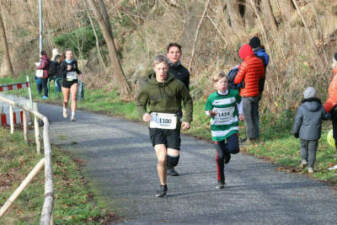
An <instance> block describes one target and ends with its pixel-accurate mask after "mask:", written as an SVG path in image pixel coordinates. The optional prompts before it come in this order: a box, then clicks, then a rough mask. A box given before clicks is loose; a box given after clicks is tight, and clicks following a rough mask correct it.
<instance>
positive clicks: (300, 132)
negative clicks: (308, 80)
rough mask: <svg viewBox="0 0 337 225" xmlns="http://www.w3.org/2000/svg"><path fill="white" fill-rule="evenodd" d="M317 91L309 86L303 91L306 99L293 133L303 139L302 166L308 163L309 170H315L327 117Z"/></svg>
mask: <svg viewBox="0 0 337 225" xmlns="http://www.w3.org/2000/svg"><path fill="white" fill-rule="evenodd" d="M315 94H316V91H315V89H314V88H313V87H308V88H307V89H305V91H304V92H303V95H304V99H303V100H302V102H301V105H300V107H299V108H298V110H297V114H296V117H295V122H294V127H293V131H292V133H293V134H294V136H295V137H296V138H300V140H301V156H302V161H301V164H300V167H301V168H304V167H305V166H306V165H308V172H309V173H313V172H314V169H313V168H314V164H315V161H316V150H317V146H318V140H319V139H320V137H321V127H322V120H323V119H324V120H325V119H327V117H328V116H327V113H326V112H325V110H324V108H323V106H322V104H321V100H320V99H318V98H316V97H315Z"/></svg>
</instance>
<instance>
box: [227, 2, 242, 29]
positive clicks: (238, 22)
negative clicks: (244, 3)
mask: <svg viewBox="0 0 337 225" xmlns="http://www.w3.org/2000/svg"><path fill="white" fill-rule="evenodd" d="M226 4H227V13H228V16H229V20H230V23H231V27H232V28H233V29H234V30H244V26H243V19H242V17H241V15H240V11H239V1H237V0H235V1H233V0H226Z"/></svg>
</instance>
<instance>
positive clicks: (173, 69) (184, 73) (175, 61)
mask: <svg viewBox="0 0 337 225" xmlns="http://www.w3.org/2000/svg"><path fill="white" fill-rule="evenodd" d="M166 50H167V52H166V57H167V58H168V60H169V73H170V74H173V75H174V77H175V78H176V79H178V80H180V81H181V82H183V83H184V84H185V86H186V87H187V89H188V90H189V86H190V72H189V71H188V70H187V69H186V68H185V67H184V66H183V65H182V64H181V61H180V59H181V55H182V51H181V45H179V44H178V43H170V44H169V45H168V46H167V49H166ZM173 155H176V157H179V152H176V153H174V154H173ZM167 163H168V164H167V174H168V175H169V176H179V173H178V172H177V171H176V170H175V169H174V167H175V166H173V165H170V161H167Z"/></svg>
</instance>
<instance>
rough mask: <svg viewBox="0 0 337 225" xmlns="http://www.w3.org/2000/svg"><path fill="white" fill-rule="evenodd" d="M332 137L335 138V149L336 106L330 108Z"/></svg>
mask: <svg viewBox="0 0 337 225" xmlns="http://www.w3.org/2000/svg"><path fill="white" fill-rule="evenodd" d="M331 120H332V130H333V138H334V139H335V143H336V149H337V106H336V107H334V108H333V109H332V110H331Z"/></svg>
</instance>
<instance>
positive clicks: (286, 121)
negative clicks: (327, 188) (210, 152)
mask: <svg viewBox="0 0 337 225" xmlns="http://www.w3.org/2000/svg"><path fill="white" fill-rule="evenodd" d="M19 79H21V80H24V79H25V78H24V77H21V78H19ZM6 81H7V82H13V79H12V80H6ZM0 83H4V82H3V80H1V79H0ZM50 93H51V94H50V98H49V99H48V100H47V102H51V103H58V104H60V103H61V102H62V100H61V98H60V96H56V95H55V94H54V92H53V88H52V91H51V92H50ZM33 96H34V99H36V100H38V101H41V100H40V99H41V98H40V96H38V94H37V92H36V88H33ZM204 105H205V99H202V98H201V99H197V100H195V101H194V115H193V118H194V121H193V123H192V127H191V129H190V130H189V131H187V132H185V133H186V134H189V135H193V136H196V137H199V138H203V139H206V140H210V131H209V119H208V118H207V117H206V116H205V113H204ZM78 106H79V108H81V109H85V110H88V111H93V112H101V113H102V112H103V113H105V114H109V115H114V116H121V117H123V118H126V119H129V120H139V117H138V114H137V110H136V106H135V104H134V102H125V101H122V100H121V98H120V96H119V95H118V93H117V92H115V91H113V90H105V89H104V88H102V89H99V90H86V92H85V99H84V100H82V101H80V102H79V104H78ZM293 118H294V112H293V111H285V112H284V113H282V114H281V115H277V116H276V115H273V114H272V113H270V112H263V113H262V115H261V126H260V131H261V135H260V142H259V144H258V145H251V146H248V147H245V148H244V149H243V152H245V153H248V154H250V155H254V156H255V157H258V158H263V159H266V160H268V161H271V162H273V163H275V164H276V165H277V166H279V167H280V169H283V170H287V171H289V172H296V173H306V170H299V168H298V164H299V163H300V150H299V148H300V143H299V140H298V139H295V138H294V137H293V136H292V135H291V134H290V130H291V126H292V123H293ZM329 129H331V126H330V122H325V123H324V124H323V134H322V138H321V140H320V143H319V147H318V151H317V160H316V164H315V171H316V172H315V173H314V174H312V175H310V176H311V177H313V178H315V179H318V180H321V181H327V182H329V183H330V184H333V185H334V186H335V187H337V176H336V172H334V171H328V170H327V168H328V167H329V166H331V165H333V164H336V163H337V153H336V150H335V149H334V148H332V147H330V146H328V145H327V143H326V134H327V131H328V130H329ZM241 131H242V132H241V134H242V133H244V126H243V124H241Z"/></svg>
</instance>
